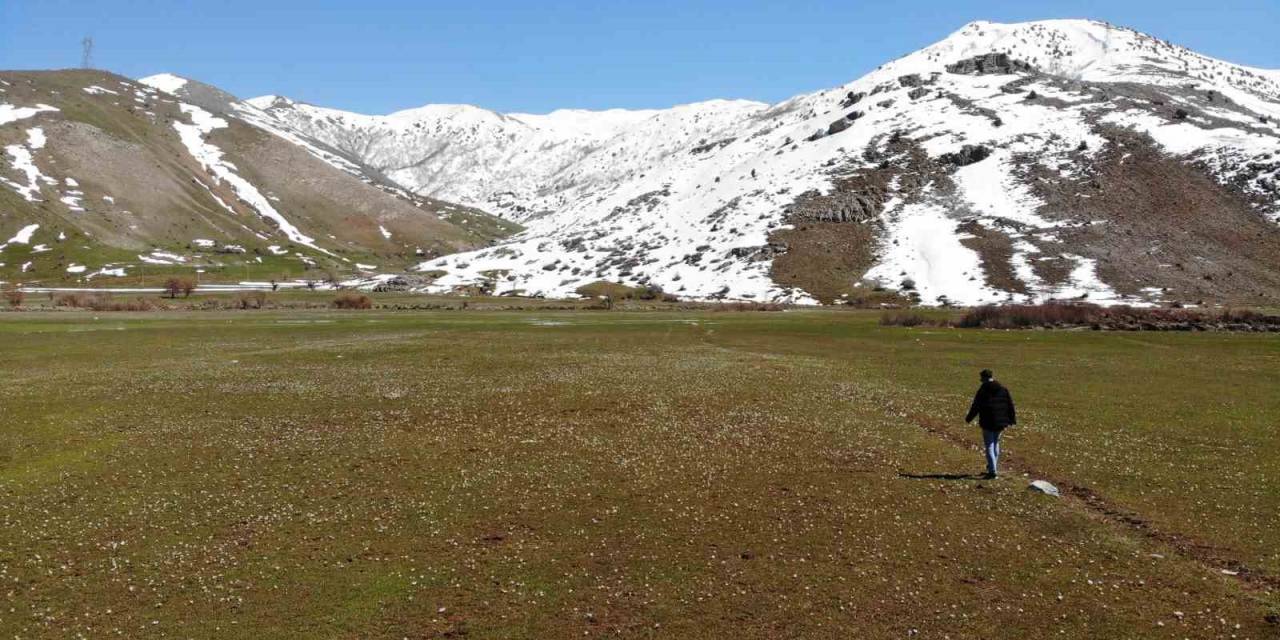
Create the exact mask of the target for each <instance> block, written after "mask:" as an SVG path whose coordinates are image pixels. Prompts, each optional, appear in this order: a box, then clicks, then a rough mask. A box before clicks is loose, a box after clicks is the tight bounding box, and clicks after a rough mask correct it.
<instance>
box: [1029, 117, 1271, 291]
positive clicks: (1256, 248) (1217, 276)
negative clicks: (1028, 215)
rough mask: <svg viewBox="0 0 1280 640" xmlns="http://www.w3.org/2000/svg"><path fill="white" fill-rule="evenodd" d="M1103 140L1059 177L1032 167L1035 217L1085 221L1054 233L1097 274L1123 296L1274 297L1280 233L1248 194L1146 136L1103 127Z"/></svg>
mask: <svg viewBox="0 0 1280 640" xmlns="http://www.w3.org/2000/svg"><path fill="white" fill-rule="evenodd" d="M1103 134H1104V135H1105V136H1106V137H1107V139H1108V141H1109V143H1108V145H1107V148H1106V149H1104V150H1102V151H1101V152H1099V154H1098V156H1097V159H1096V160H1095V161H1094V162H1092V163H1090V164H1089V165H1087V166H1085V167H1083V172H1084V177H1082V178H1078V179H1074V180H1072V179H1065V178H1063V177H1062V176H1060V175H1058V174H1057V172H1056V171H1054V170H1052V169H1047V168H1044V167H1039V166H1034V167H1033V168H1032V169H1031V170H1030V171H1031V177H1032V178H1033V179H1032V180H1031V185H1032V188H1033V189H1034V190H1035V191H1036V193H1037V195H1038V196H1040V197H1041V198H1044V199H1045V201H1046V203H1047V204H1046V205H1045V206H1044V207H1043V208H1042V209H1041V211H1040V213H1041V214H1042V215H1045V216H1046V217H1049V218H1053V219H1059V220H1080V221H1082V222H1090V223H1092V224H1086V225H1081V226H1078V227H1071V228H1066V229H1063V230H1062V231H1061V232H1060V233H1058V235H1059V236H1060V237H1061V238H1062V240H1063V241H1064V243H1066V244H1067V245H1068V246H1070V247H1072V249H1073V252H1077V253H1080V254H1082V255H1085V256H1086V257H1091V258H1096V259H1097V260H1098V275H1099V277H1101V278H1102V279H1103V280H1104V281H1105V282H1107V283H1108V284H1110V285H1111V286H1112V287H1114V288H1115V289H1116V290H1117V291H1119V292H1122V293H1129V294H1136V293H1138V291H1139V290H1140V289H1142V288H1145V287H1159V288H1162V289H1167V292H1166V294H1165V297H1166V299H1174V300H1183V301H1189V302H1196V301H1206V302H1222V303H1233V304H1242V303H1243V304H1254V305H1257V304H1274V303H1275V302H1276V301H1277V300H1280V228H1277V226H1276V225H1275V224H1274V223H1271V222H1269V221H1267V220H1266V219H1265V218H1263V216H1262V215H1260V214H1259V212H1258V211H1257V210H1256V209H1255V208H1254V206H1253V203H1252V202H1251V201H1250V200H1249V199H1247V198H1246V197H1245V196H1243V195H1241V194H1239V193H1237V192H1236V191H1234V190H1232V189H1231V188H1229V187H1226V186H1223V185H1220V184H1218V183H1217V182H1216V181H1215V180H1214V179H1213V178H1211V177H1210V176H1209V175H1207V174H1206V172H1205V171H1203V170H1201V169H1200V168H1197V167H1195V166H1193V165H1192V164H1190V163H1188V162H1185V161H1182V160H1179V159H1177V158H1174V157H1171V156H1169V155H1166V154H1164V153H1163V152H1161V151H1160V150H1159V149H1158V148H1157V147H1156V146H1155V143H1154V142H1153V141H1152V140H1151V139H1150V138H1149V137H1147V136H1145V135H1142V134H1139V133H1136V132H1133V131H1129V130H1125V129H1118V128H1114V127H1104V128H1103Z"/></svg>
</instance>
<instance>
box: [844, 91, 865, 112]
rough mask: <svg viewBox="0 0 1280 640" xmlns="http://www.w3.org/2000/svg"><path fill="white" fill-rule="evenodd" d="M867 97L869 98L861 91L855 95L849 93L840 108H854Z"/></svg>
mask: <svg viewBox="0 0 1280 640" xmlns="http://www.w3.org/2000/svg"><path fill="white" fill-rule="evenodd" d="M865 97H867V94H865V93H863V92H861V91H859V92H858V93H854V92H852V91H850V92H849V93H847V94H845V96H844V100H841V101H840V106H841V107H843V108H846V109H847V108H849V107H852V106H853V105H855V104H858V103H859V102H861V101H862V99H863V98H865Z"/></svg>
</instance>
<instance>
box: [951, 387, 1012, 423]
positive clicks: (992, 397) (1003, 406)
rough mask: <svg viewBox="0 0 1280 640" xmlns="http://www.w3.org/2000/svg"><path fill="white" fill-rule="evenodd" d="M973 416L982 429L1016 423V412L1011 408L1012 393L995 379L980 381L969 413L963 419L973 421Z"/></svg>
mask: <svg viewBox="0 0 1280 640" xmlns="http://www.w3.org/2000/svg"><path fill="white" fill-rule="evenodd" d="M975 417H976V418H978V424H979V425H981V426H982V428H983V429H988V430H991V431H999V430H1001V429H1003V428H1005V427H1008V426H1012V425H1015V424H1018V414H1017V413H1015V412H1014V409H1013V395H1011V394H1010V393H1009V390H1008V389H1006V388H1004V385H1002V384H1000V383H999V382H996V381H995V380H988V381H986V382H984V383H982V386H981V387H978V393H977V394H975V395H974V396H973V404H972V405H970V406H969V415H967V416H965V418H964V421H965V422H973V419H974V418H975Z"/></svg>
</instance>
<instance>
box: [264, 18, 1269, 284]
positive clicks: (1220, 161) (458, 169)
mask: <svg viewBox="0 0 1280 640" xmlns="http://www.w3.org/2000/svg"><path fill="white" fill-rule="evenodd" d="M988 53H1006V54H1008V55H1009V56H1010V57H1011V58H1013V59H1014V60H1016V61H1021V62H1025V63H1028V64H1029V65H1030V66H1031V67H1034V68H1036V69H1038V70H1039V71H1043V72H1046V73H1047V74H1050V75H1049V76H1046V75H1029V74H1025V73H1022V72H1023V71H1026V69H997V70H994V71H993V70H981V71H980V72H977V73H973V72H965V71H960V72H955V73H951V72H948V68H947V67H948V65H953V64H955V63H960V62H962V61H965V60H968V59H970V58H973V57H976V56H982V55H985V54H988ZM1278 75H1280V74H1277V72H1274V71H1266V70H1259V69H1250V68H1247V67H1241V66H1238V65H1232V64H1230V63H1226V62H1222V61H1218V60H1214V59H1212V58H1208V57H1205V56H1201V55H1198V54H1195V53H1193V52H1191V51H1188V50H1186V49H1183V48H1181V47H1177V46H1174V45H1171V44H1169V43H1166V42H1164V41H1161V40H1159V39H1156V38H1152V37H1150V36H1146V35H1143V34H1140V33H1137V32H1135V31H1132V30H1129V29H1123V28H1118V27H1114V26H1112V25H1108V24H1105V23H1099V22H1090V21H1083V20H1053V21H1044V22H1035V23H1025V24H1015V25H1002V24H994V23H989V22H974V23H971V24H969V25H966V26H965V27H963V28H961V29H960V30H959V31H957V32H956V33H954V34H952V35H951V36H950V37H948V38H946V39H945V40H943V41H941V42H939V43H937V44H935V45H932V46H930V47H927V48H925V49H922V50H920V51H917V52H915V53H913V54H910V55H908V56H905V57H903V58H900V59H898V60H895V61H893V62H890V63H888V64H886V65H883V66H882V67H880V68H878V69H876V70H875V71H873V72H871V73H870V74H868V75H866V76H865V77H863V78H861V79H859V80H857V81H854V82H852V83H850V84H847V85H845V86H842V87H838V88H836V89H832V90H828V91H821V92H817V93H813V94H809V95H804V96H798V97H796V98H792V99H790V100H787V101H785V102H782V103H780V104H778V105H773V106H769V105H765V104H761V103H756V102H748V101H725V100H716V101H710V102H703V103H697V104H691V105H684V106H679V107H674V108H671V109H666V110H650V111H625V110H613V111H604V112H591V111H572V110H564V111H557V112H554V113H551V114H547V115H528V114H505V115H504V114H499V113H495V112H492V111H488V110H485V109H480V108H477V107H471V106H465V105H430V106H426V107H422V108H418V109H411V110H407V111H402V112H398V113H394V114H391V115H387V116H368V115H361V114H355V113H348V112H343V111H339V110H334V109H326V108H322V107H316V106H312V105H306V104H301V103H296V102H293V101H290V100H288V99H286V98H281V97H278V96H265V97H262V98H256V99H253V100H250V101H248V105H249V107H252V108H253V109H254V110H255V112H257V113H261V114H263V116H264V117H266V118H268V119H270V120H271V121H272V122H274V123H275V126H276V127H277V128H278V129H280V130H287V131H292V132H295V133H296V134H297V135H298V136H300V137H305V138H307V139H310V140H315V141H318V143H320V144H322V145H324V146H326V147H329V148H332V149H335V150H338V151H340V152H342V153H344V154H347V155H349V156H350V157H353V158H358V159H359V161H360V162H363V163H365V164H367V165H369V166H372V167H374V168H376V169H377V170H379V171H381V172H383V173H384V174H385V175H386V176H388V177H389V178H391V179H393V180H395V181H396V182H398V183H399V184H401V185H403V186H404V187H405V188H407V189H409V190H412V191H415V192H417V193H420V194H424V195H432V196H436V197H440V198H443V199H449V200H455V201H459V202H462V203H465V204H468V205H473V206H477V207H481V208H485V209H488V210H490V211H494V212H497V213H500V214H503V215H506V216H508V217H510V218H513V219H515V220H518V221H519V222H521V223H522V224H524V225H525V226H526V231H525V232H524V233H522V234H520V235H519V236H516V237H515V238H513V239H511V240H509V241H507V242H505V243H502V244H500V245H498V246H495V247H490V248H486V249H481V250H477V251H472V252H468V253H463V254H456V255H451V256H446V257H443V258H439V259H436V260H432V261H429V262H425V263H423V264H422V265H420V269H421V270H422V271H426V272H431V273H433V274H434V275H439V276H440V277H439V278H438V280H436V283H435V285H434V288H435V289H437V290H447V289H451V288H454V287H458V286H462V285H468V284H477V283H486V284H487V285H488V286H490V287H492V288H494V289H495V290H496V291H498V292H504V291H521V292H524V293H529V294H544V295H552V296H561V295H572V294H573V292H574V290H575V289H576V288H577V287H579V286H581V285H582V284H585V283H589V282H592V281H596V280H614V281H622V282H626V283H631V284H645V283H648V284H656V285H660V286H661V287H663V288H664V289H665V290H667V291H668V292H673V293H677V294H679V295H682V296H687V297H694V298H707V297H726V298H742V299H755V300H766V299H778V300H791V301H808V300H811V298H810V297H809V295H808V294H807V293H806V292H805V291H802V290H798V289H795V288H788V287H782V286H780V285H778V284H777V283H775V282H774V281H773V280H772V279H771V276H770V267H771V259H770V254H769V252H768V251H766V250H765V249H766V248H767V247H768V246H769V236H770V234H771V233H772V232H774V231H776V230H778V229H780V228H782V227H784V225H786V224H787V220H786V211H787V210H788V207H789V206H791V205H792V204H794V203H795V202H796V200H797V198H798V197H799V196H800V195H801V194H805V193H806V192H814V191H816V192H818V193H828V192H830V191H831V190H832V189H833V185H834V181H835V178H836V176H837V175H838V174H839V173H840V172H841V171H846V172H847V171H850V170H857V169H858V168H859V167H862V168H869V167H873V166H874V164H875V161H873V160H871V159H869V158H870V157H871V156H875V155H877V154H879V153H880V152H882V151H883V150H884V149H885V148H886V146H885V145H886V143H885V138H886V137H887V136H888V135H889V134H891V133H893V132H895V131H897V132H903V133H905V134H906V135H908V136H910V138H911V139H912V140H916V141H919V143H920V145H921V147H922V148H923V150H924V151H925V152H927V154H928V155H929V156H930V157H932V158H934V159H935V160H936V159H940V158H944V157H945V156H946V154H954V153H956V152H958V151H960V150H962V149H963V148H964V147H965V146H966V145H981V146H983V147H985V148H987V149H988V150H994V153H992V154H991V157H989V158H986V159H983V160H981V161H979V162H976V163H974V164H971V165H968V166H963V167H960V168H958V169H956V170H955V171H954V174H953V175H952V176H951V179H952V181H953V183H954V190H953V191H949V192H945V193H944V192H942V191H937V190H935V189H934V187H932V186H931V187H930V188H929V190H927V191H926V192H925V193H921V194H915V195H914V196H912V197H911V198H904V197H893V198H891V199H889V200H888V201H887V202H886V203H885V206H884V208H883V211H882V213H881V215H880V220H879V222H878V223H877V224H879V225H881V226H882V227H883V230H882V232H881V233H880V234H879V237H880V246H879V247H878V249H877V251H876V255H877V258H876V260H877V264H876V265H875V266H874V267H873V268H872V269H871V271H870V272H869V273H868V276H867V277H868V278H869V279H871V280H873V281H875V282H878V283H880V284H883V285H886V286H889V287H891V288H898V287H899V286H901V284H902V282H904V281H906V280H910V281H912V284H913V285H914V287H915V290H916V291H917V292H918V293H919V295H920V297H921V300H922V301H923V302H925V303H938V302H943V301H946V302H952V303H965V304H972V303H981V302H990V301H1000V300H1042V299H1046V298H1052V297H1078V296H1082V295H1083V296H1087V297H1088V298H1089V299H1091V300H1094V301H1101V302H1113V301H1119V300H1121V299H1122V296H1119V295H1117V294H1116V293H1115V292H1114V291H1112V290H1111V289H1110V287H1108V286H1107V285H1106V284H1104V283H1103V282H1102V281H1101V280H1100V278H1099V276H1098V274H1097V273H1096V264H1095V261H1094V260H1093V259H1090V258H1087V257H1084V256H1082V255H1077V254H1076V253H1073V252H1070V251H1066V250H1065V249H1066V248H1064V247H1063V246H1060V245H1057V244H1055V243H1058V242H1060V238H1059V234H1058V233H1057V231H1058V230H1059V228H1060V226H1061V225H1063V224H1065V223H1062V222H1052V221H1050V220H1048V219H1045V218H1043V217H1042V216H1041V215H1040V213H1039V210H1040V208H1041V207H1042V206H1043V205H1044V203H1043V202H1041V201H1040V200H1039V199H1037V197H1036V196H1035V195H1034V194H1033V193H1032V192H1031V191H1030V189H1029V188H1028V187H1027V185H1026V182H1025V177H1024V176H1023V175H1021V173H1020V172H1019V171H1018V167H1017V166H1016V164H1017V163H1015V162H1014V158H1015V157H1016V156H1018V154H1024V155H1033V156H1035V157H1036V158H1037V159H1038V161H1039V162H1040V164H1041V165H1043V166H1048V167H1053V168H1054V170H1056V171H1058V172H1059V173H1060V174H1062V175H1065V176H1068V177H1070V176H1071V172H1072V171H1073V169H1072V168H1071V166H1070V162H1069V161H1068V158H1069V156H1071V155H1072V154H1075V155H1076V156H1081V155H1083V156H1085V157H1090V156H1093V155H1096V154H1097V153H1098V152H1099V151H1100V150H1102V149H1104V148H1105V146H1106V144H1107V141H1106V140H1105V139H1104V138H1103V137H1101V136H1100V135H1099V134H1098V127H1099V125H1102V124H1113V125H1121V126H1125V127H1130V128H1134V129H1137V130H1139V131H1142V132H1145V133H1147V134H1149V135H1151V136H1152V137H1153V138H1154V139H1155V141H1156V142H1157V143H1158V144H1160V145H1162V146H1163V148H1164V149H1165V150H1166V151H1167V152H1168V153H1170V154H1175V155H1178V156H1183V157H1188V158H1194V159H1196V160H1197V161H1199V162H1202V163H1204V164H1205V165H1207V166H1209V167H1211V168H1213V169H1215V170H1217V171H1219V173H1220V174H1221V175H1220V177H1221V178H1222V179H1223V180H1224V181H1225V180H1228V179H1232V178H1233V176H1236V175H1237V174H1238V173H1239V171H1240V170H1241V169H1240V167H1241V166H1243V165H1245V164H1248V163H1250V162H1253V163H1255V164H1256V161H1257V160H1258V159H1260V158H1261V159H1264V160H1265V159H1267V158H1270V157H1271V156H1270V155H1269V154H1272V153H1276V152H1277V150H1278V149H1280V146H1277V141H1278V140H1280V125H1277V122H1280V82H1278ZM1082 82H1083V83H1095V84H1098V83H1111V84H1113V85H1114V86H1117V87H1119V86H1122V85H1124V86H1131V85H1132V86H1137V85H1141V86H1146V87H1157V88H1159V89H1160V90H1161V91H1163V92H1164V94H1163V95H1166V96H1168V97H1169V99H1171V100H1173V101H1174V103H1175V106H1176V105H1181V104H1186V105H1187V106H1188V108H1191V107H1192V106H1194V107H1195V110H1194V113H1195V114H1196V115H1193V116H1191V117H1188V118H1185V119H1184V120H1180V121H1173V120H1170V119H1169V118H1167V117H1161V116H1158V115H1156V113H1155V112H1156V109H1155V107H1154V106H1153V105H1156V104H1160V103H1159V101H1158V100H1156V98H1154V97H1153V98H1151V99H1150V100H1148V101H1146V102H1144V101H1142V100H1139V99H1136V98H1132V97H1126V98H1123V99H1122V98H1121V97H1120V96H1110V95H1104V96H1103V97H1101V98H1100V97H1099V96H1098V95H1096V94H1095V93H1090V91H1089V90H1088V89H1087V87H1086V86H1085V85H1081V84H1080V83H1082ZM1011 83H1017V86H1018V87H1019V89H1018V90H1009V87H1010V84H1011ZM1073 83H1074V84H1073ZM1135 91H1136V90H1135ZM1205 91H1208V96H1209V104H1206V103H1204V101H1203V100H1199V96H1202V95H1203V94H1204V92H1205ZM1215 91H1216V92H1217V93H1216V94H1215V93H1214V92H1215ZM1028 92H1030V93H1032V95H1038V96H1042V97H1043V98H1044V99H1042V100H1029V99H1028V97H1027V94H1028ZM1130 93H1134V92H1130ZM1139 95H1143V94H1140V93H1139ZM1215 95H1217V96H1218V99H1217V101H1216V102H1215V101H1214V96H1215ZM855 98H856V99H855ZM1197 100H1199V101H1198V102H1197ZM996 114H998V115H996ZM1278 177H1280V176H1276V175H1275V173H1274V171H1273V172H1272V173H1271V174H1269V175H1268V174H1266V172H1265V171H1264V172H1262V173H1259V174H1258V175H1256V176H1251V178H1250V179H1251V180H1252V182H1250V181H1249V180H1244V179H1240V180H1236V181H1237V182H1240V183H1241V184H1245V188H1246V190H1249V189H1252V190H1253V191H1252V192H1253V193H1256V194H1262V195H1264V196H1265V195H1266V194H1267V193H1268V192H1267V191H1266V189H1267V188H1269V187H1268V186H1267V185H1268V184H1269V183H1268V182H1267V180H1269V179H1270V180H1272V181H1274V180H1275V179H1277V178H1278ZM1272 209H1273V210H1271V211H1268V212H1266V214H1267V215H1280V207H1273V208H1272ZM962 220H973V221H976V223H977V224H978V225H980V226H981V227H983V228H991V229H996V228H999V229H1006V228H1010V226H1011V225H1012V226H1013V227H1016V228H1017V229H1018V231H1017V232H1016V233H1013V234H1012V235H1011V237H1012V238H1013V240H1014V245H1013V246H1014V252H1013V255H1012V256H1011V257H1010V264H1011V268H1012V269H1013V271H1014V273H1015V274H1016V276H1017V278H1018V279H1019V280H1020V281H1021V284H1022V287H1021V288H1020V289H1019V290H1018V291H1010V290H1003V289H1001V288H999V287H996V286H994V285H992V284H991V283H989V282H988V281H987V277H986V275H985V274H984V268H983V265H982V264H981V260H980V258H979V255H978V254H977V253H976V252H975V251H974V250H973V249H971V248H970V247H969V246H968V244H967V242H968V239H969V238H970V236H969V235H968V234H966V233H964V232H962V231H960V230H959V227H960V222H961V221H962ZM1042 260H1057V261H1066V262H1067V265H1066V270H1067V271H1069V276H1068V277H1067V278H1066V280H1064V281H1060V282H1056V283H1054V284H1052V285H1050V284H1046V283H1045V282H1043V281H1042V279H1041V278H1040V277H1039V276H1038V275H1037V270H1036V269H1035V268H1034V266H1035V264H1036V263H1037V262H1039V261H1042Z"/></svg>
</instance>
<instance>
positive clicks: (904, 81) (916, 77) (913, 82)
mask: <svg viewBox="0 0 1280 640" xmlns="http://www.w3.org/2000/svg"><path fill="white" fill-rule="evenodd" d="M898 84H900V85H902V86H904V87H922V86H924V78H921V77H920V74H918V73H908V74H907V75H905V76H898Z"/></svg>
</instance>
